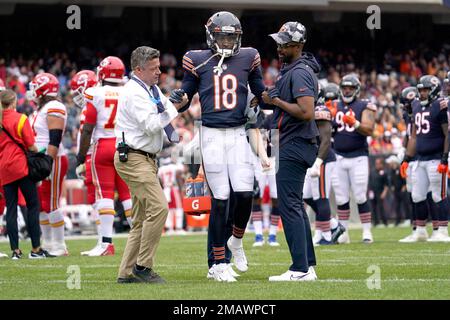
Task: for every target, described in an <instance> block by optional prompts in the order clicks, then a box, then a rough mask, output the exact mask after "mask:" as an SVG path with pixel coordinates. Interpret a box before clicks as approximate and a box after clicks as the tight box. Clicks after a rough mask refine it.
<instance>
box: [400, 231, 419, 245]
mask: <svg viewBox="0 0 450 320" xmlns="http://www.w3.org/2000/svg"><path fill="white" fill-rule="evenodd" d="M417 241H419V240H418V238H417V234H416V230H414V231H413V232H412V233H411V234H410V235H409V236H406V237H404V238H403V239H400V240H398V242H401V243H413V242H417Z"/></svg>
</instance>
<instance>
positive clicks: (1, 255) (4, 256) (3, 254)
mask: <svg viewBox="0 0 450 320" xmlns="http://www.w3.org/2000/svg"><path fill="white" fill-rule="evenodd" d="M0 258H8V255H7V254H5V253H3V252H0Z"/></svg>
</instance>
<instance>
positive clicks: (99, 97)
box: [84, 85, 123, 141]
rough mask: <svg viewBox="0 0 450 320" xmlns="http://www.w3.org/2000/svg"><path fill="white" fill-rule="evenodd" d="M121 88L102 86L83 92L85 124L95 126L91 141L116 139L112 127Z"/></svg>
mask: <svg viewBox="0 0 450 320" xmlns="http://www.w3.org/2000/svg"><path fill="white" fill-rule="evenodd" d="M122 92H123V87H113V86H108V85H106V86H102V87H92V88H88V89H87V90H86V91H85V92H84V96H85V98H86V120H85V123H87V124H92V125H95V130H94V132H93V137H92V139H93V141H98V140H99V139H105V138H106V139H108V138H116V136H115V134H114V127H115V125H116V113H117V104H118V101H119V96H120V94H121V93H122Z"/></svg>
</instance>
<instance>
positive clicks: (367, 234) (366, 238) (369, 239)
mask: <svg viewBox="0 0 450 320" xmlns="http://www.w3.org/2000/svg"><path fill="white" fill-rule="evenodd" d="M362 238H363V240H362V241H363V242H364V243H373V236H372V232H371V231H370V230H367V231H364V232H363V236H362Z"/></svg>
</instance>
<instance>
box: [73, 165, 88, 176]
mask: <svg viewBox="0 0 450 320" xmlns="http://www.w3.org/2000/svg"><path fill="white" fill-rule="evenodd" d="M75 173H76V174H77V177H78V179H81V180H85V179H86V165H85V164H84V163H82V164H80V165H79V166H77V168H76V169H75Z"/></svg>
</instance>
